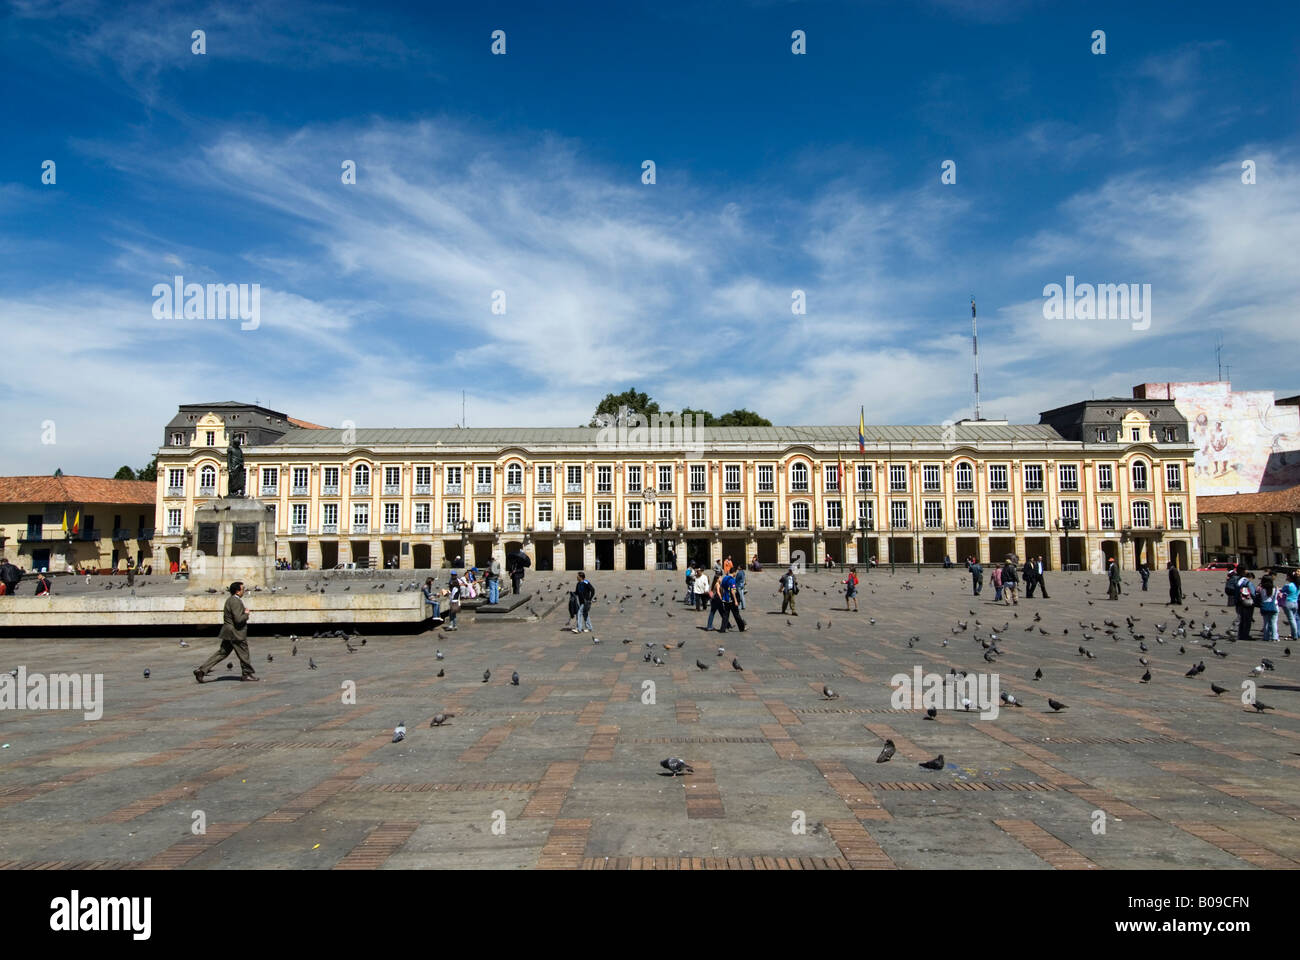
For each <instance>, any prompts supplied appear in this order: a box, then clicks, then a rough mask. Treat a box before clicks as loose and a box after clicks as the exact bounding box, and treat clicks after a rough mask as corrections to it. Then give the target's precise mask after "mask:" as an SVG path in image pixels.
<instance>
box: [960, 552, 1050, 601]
mask: <svg viewBox="0 0 1300 960" xmlns="http://www.w3.org/2000/svg"><path fill="white" fill-rule="evenodd" d="M966 569H967V570H969V571H970V579H971V590H972V591H973V592H974V595H975V596H977V597H978V596H979V595H980V594H981V593H983V592H984V566H983V564H981V563H980V562H979V558H978V557H967V558H966ZM1046 569H1047V568H1046V567H1045V566H1044V565H1043V558H1042V557H1029V558H1027V559H1026V560H1025V563H1024V566H1022V567H1019V568H1017V567H1016V558H1015V557H1012V556H1008V557H1007V558H1006V560H1005V561H1004V562H1003V563H1001V564H994V565H993V573H992V574H991V575H990V576H989V582H990V583H992V584H993V602H994V603H1002V604H1005V605H1007V606H1015V605H1018V604H1019V603H1020V598H1019V597H1018V596H1017V595H1016V593H1017V591H1018V590H1019V588H1020V582H1021V581H1022V580H1023V581H1024V583H1025V597H1026V598H1027V599H1028V598H1032V597H1033V595H1034V590H1038V591H1039V593H1041V594H1042V597H1043V599H1044V600H1050V599H1051V597H1049V596H1048V595H1047V576H1046Z"/></svg>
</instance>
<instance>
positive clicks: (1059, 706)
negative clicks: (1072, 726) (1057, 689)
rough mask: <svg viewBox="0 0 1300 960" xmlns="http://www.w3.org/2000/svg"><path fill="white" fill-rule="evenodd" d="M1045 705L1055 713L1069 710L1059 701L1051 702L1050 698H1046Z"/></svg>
mask: <svg viewBox="0 0 1300 960" xmlns="http://www.w3.org/2000/svg"><path fill="white" fill-rule="evenodd" d="M1047 705H1048V706H1049V707H1051V708H1052V710H1053V711H1057V712H1059V711H1061V710H1068V709H1069V707H1067V706H1066V705H1065V704H1063V703H1061V701H1059V700H1053V699H1052V698H1051V697H1048V698H1047Z"/></svg>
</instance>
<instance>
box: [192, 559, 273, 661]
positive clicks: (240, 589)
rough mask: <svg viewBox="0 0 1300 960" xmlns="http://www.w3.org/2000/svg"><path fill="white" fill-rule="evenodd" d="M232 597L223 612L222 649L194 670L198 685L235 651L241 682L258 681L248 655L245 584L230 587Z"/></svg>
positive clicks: (236, 583) (233, 584) (237, 582)
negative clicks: (240, 672) (240, 671)
mask: <svg viewBox="0 0 1300 960" xmlns="http://www.w3.org/2000/svg"><path fill="white" fill-rule="evenodd" d="M229 590H230V596H228V597H226V606H225V609H224V610H222V612H221V634H220V637H219V639H220V640H221V647H220V648H219V649H218V650H217V652H216V653H214V654H213V655H212V656H210V657H208V659H207V661H206V662H204V664H203V666H201V667H195V668H194V679H195V681H196V682H198V683H202V682H203V678H204V677H206V676H207V675H208V674H209V673H211V672H212V670H213V668H214V667H216V665H217V664H218V663H220V662H221V661H222V660H224V659H226V657H228V656H230V653H231V651H232V650H233V651H234V653H235V656H237V657H239V666H240V668H241V670H242V674H241V676H240V678H239V679H240V680H257V679H258V677H257V674H255V673H254V672H253V662H252V660H250V659H249V655H248V609H247V608H246V607H245V606H244V599H243V597H244V584H243V581H241V580H236V581H235V582H234V583H232V584H231V585H230V588H229Z"/></svg>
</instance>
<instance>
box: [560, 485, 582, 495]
mask: <svg viewBox="0 0 1300 960" xmlns="http://www.w3.org/2000/svg"><path fill="white" fill-rule="evenodd" d="M564 492H565V493H582V484H580V483H566V484H565V485H564Z"/></svg>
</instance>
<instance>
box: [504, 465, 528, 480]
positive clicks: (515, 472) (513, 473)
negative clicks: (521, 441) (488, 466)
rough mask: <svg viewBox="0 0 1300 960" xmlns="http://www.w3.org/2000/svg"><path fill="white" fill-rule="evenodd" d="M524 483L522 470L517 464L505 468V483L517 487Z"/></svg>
mask: <svg viewBox="0 0 1300 960" xmlns="http://www.w3.org/2000/svg"><path fill="white" fill-rule="evenodd" d="M523 482H524V468H523V467H522V466H520V465H519V464H517V463H512V464H510V466H508V467H506V483H508V484H511V485H518V484H521V483H523Z"/></svg>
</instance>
